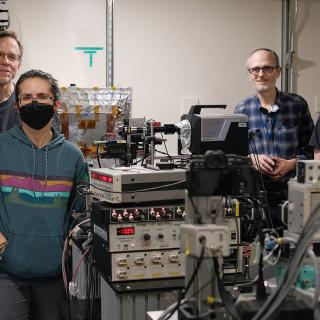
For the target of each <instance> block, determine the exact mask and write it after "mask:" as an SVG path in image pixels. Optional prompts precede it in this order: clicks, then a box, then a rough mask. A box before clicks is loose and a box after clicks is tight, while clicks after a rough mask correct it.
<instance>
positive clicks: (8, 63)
mask: <svg viewBox="0 0 320 320" xmlns="http://www.w3.org/2000/svg"><path fill="white" fill-rule="evenodd" d="M22 52H23V47H22V45H21V43H20V41H19V40H18V38H17V35H16V34H15V33H14V32H13V31H1V32H0V132H3V131H6V130H8V129H10V128H12V127H13V126H15V125H16V124H17V125H19V124H20V117H19V112H18V110H17V109H16V108H15V107H14V104H15V98H14V84H13V79H14V77H15V76H16V74H17V72H18V70H19V68H20V64H21V57H22Z"/></svg>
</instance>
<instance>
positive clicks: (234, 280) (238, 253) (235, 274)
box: [226, 197, 240, 285]
mask: <svg viewBox="0 0 320 320" xmlns="http://www.w3.org/2000/svg"><path fill="white" fill-rule="evenodd" d="M227 199H229V204H230V207H231V209H232V201H231V199H230V198H229V197H228V198H226V202H227ZM232 213H233V217H234V220H235V223H236V232H237V261H236V270H235V273H234V278H233V285H235V284H236V282H237V272H238V268H239V260H240V259H239V257H240V231H239V226H238V220H237V216H236V212H235V210H232Z"/></svg>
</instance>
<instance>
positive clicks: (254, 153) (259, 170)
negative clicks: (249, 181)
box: [249, 138, 274, 229]
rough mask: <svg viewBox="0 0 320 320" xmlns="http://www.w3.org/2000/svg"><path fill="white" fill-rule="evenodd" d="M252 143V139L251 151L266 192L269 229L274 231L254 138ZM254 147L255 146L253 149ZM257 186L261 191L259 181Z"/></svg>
mask: <svg viewBox="0 0 320 320" xmlns="http://www.w3.org/2000/svg"><path fill="white" fill-rule="evenodd" d="M252 141H253V143H252V142H251V139H250V141H249V144H250V149H251V150H252V152H253V153H252V154H253V156H254V158H255V161H256V164H257V167H258V174H259V177H260V181H261V186H262V190H263V192H264V200H265V202H266V207H267V213H268V218H269V219H270V220H269V221H268V219H267V220H266V221H267V224H268V227H269V228H270V229H274V227H273V223H272V219H271V212H270V206H269V201H268V197H267V196H266V194H267V192H266V188H265V185H264V181H263V176H262V172H261V166H260V161H259V157H258V151H257V147H256V144H255V142H254V139H253V138H252ZM252 146H253V147H252ZM257 185H258V190H260V189H259V184H258V181H257ZM269 222H270V225H269Z"/></svg>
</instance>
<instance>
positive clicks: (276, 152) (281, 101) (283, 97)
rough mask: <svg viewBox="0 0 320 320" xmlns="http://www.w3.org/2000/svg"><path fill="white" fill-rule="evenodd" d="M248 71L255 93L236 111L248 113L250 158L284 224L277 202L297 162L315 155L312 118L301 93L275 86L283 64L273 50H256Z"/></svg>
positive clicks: (277, 222) (275, 216)
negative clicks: (286, 90) (311, 140)
mask: <svg viewBox="0 0 320 320" xmlns="http://www.w3.org/2000/svg"><path fill="white" fill-rule="evenodd" d="M247 73H248V78H249V81H250V82H251V84H252V86H253V87H254V88H255V90H256V94H255V95H253V96H251V97H248V98H246V99H244V100H242V101H241V102H240V103H239V104H238V105H237V106H236V108H235V112H236V113H243V114H246V115H247V116H248V126H249V154H250V157H251V161H252V164H253V166H254V168H255V169H256V170H258V171H260V172H261V173H262V174H263V182H264V188H265V190H266V191H267V197H268V201H269V206H270V209H271V215H272V219H273V223H274V225H275V226H281V225H282V223H281V220H280V217H279V215H278V214H277V212H276V210H277V205H278V203H279V202H280V201H281V200H285V199H287V182H288V180H289V178H291V177H293V176H294V175H295V167H296V161H297V159H299V158H300V159H309V158H312V153H313V150H312V148H311V147H309V146H308V143H309V140H310V136H311V134H312V131H313V127H314V125H313V120H312V118H311V115H310V112H309V108H308V104H307V102H306V101H305V100H304V99H303V98H302V97H301V96H299V95H296V94H292V93H287V92H281V91H279V90H278V89H277V88H276V81H277V79H278V78H279V76H280V73H281V67H280V63H279V57H278V55H277V54H276V53H275V52H274V51H273V50H270V49H266V48H261V49H257V50H255V51H253V52H252V53H251V54H250V56H249V58H248V60H247Z"/></svg>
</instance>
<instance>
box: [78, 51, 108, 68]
mask: <svg viewBox="0 0 320 320" xmlns="http://www.w3.org/2000/svg"><path fill="white" fill-rule="evenodd" d="M74 49H75V50H78V51H83V53H85V54H88V55H89V67H92V64H93V58H92V56H93V55H94V54H95V53H97V51H101V50H103V48H102V47H75V48H74Z"/></svg>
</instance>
